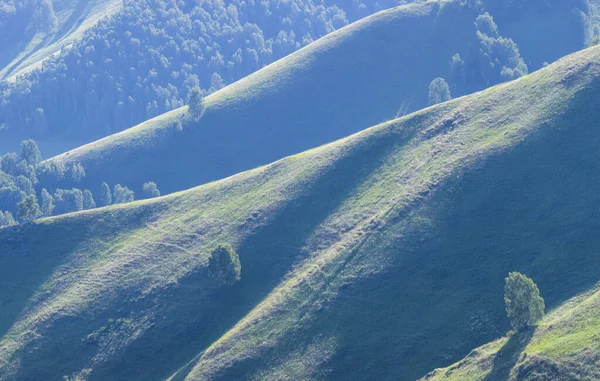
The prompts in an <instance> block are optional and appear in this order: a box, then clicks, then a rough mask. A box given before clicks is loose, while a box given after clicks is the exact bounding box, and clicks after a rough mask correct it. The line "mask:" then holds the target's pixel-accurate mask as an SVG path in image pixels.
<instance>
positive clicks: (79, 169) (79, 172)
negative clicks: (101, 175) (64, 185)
mask: <svg viewBox="0 0 600 381" xmlns="http://www.w3.org/2000/svg"><path fill="white" fill-rule="evenodd" d="M69 172H71V180H73V182H74V183H78V182H80V181H81V180H83V178H84V177H85V168H83V165H81V164H79V163H73V164H71V167H70V168H69Z"/></svg>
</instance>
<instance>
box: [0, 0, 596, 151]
mask: <svg viewBox="0 0 600 381" xmlns="http://www.w3.org/2000/svg"><path fill="white" fill-rule="evenodd" d="M11 1H12V0H11ZM30 1H46V2H47V1H48V0H30ZM402 2H403V1H401V0H385V1H383V0H380V1H377V2H373V1H365V2H364V3H365V4H363V3H361V2H360V1H345V0H328V1H326V2H322V1H316V0H268V1H260V2H257V1H252V2H249V1H243V0H227V1H218V0H207V1H201V2H194V1H180V2H165V1H164V0H135V1H134V0H128V1H126V2H125V6H124V7H123V8H122V9H121V11H119V12H117V13H116V14H115V15H114V17H112V18H110V19H109V20H106V21H105V22H103V23H100V25H99V26H98V27H97V28H94V29H93V30H90V31H89V32H88V33H86V34H85V36H84V37H83V38H82V39H81V40H80V41H78V42H77V43H76V44H74V45H73V48H72V49H70V50H66V51H65V52H61V54H59V55H56V57H54V58H53V59H51V60H48V61H46V64H45V65H44V66H43V67H42V69H41V70H39V71H36V72H35V73H31V74H30V75H28V76H27V77H26V78H22V79H21V80H19V81H17V83H0V128H1V129H2V130H6V131H7V132H4V133H3V135H16V137H18V138H24V137H27V138H30V137H35V138H38V139H43V138H46V137H47V136H61V137H63V138H72V137H74V136H76V137H83V138H86V139H90V140H92V139H97V138H100V137H104V136H107V135H109V134H111V133H115V132H118V131H121V130H123V129H125V128H128V127H131V126H133V125H135V124H138V123H140V122H142V121H144V120H147V119H150V118H152V117H155V116H157V115H160V114H162V113H164V112H167V111H170V110H172V109H176V108H178V107H180V106H181V105H183V103H184V102H185V100H186V99H187V96H188V94H189V91H190V89H191V88H193V87H194V86H196V85H199V86H201V87H202V88H203V89H204V90H205V91H206V92H212V91H215V90H218V89H220V88H222V87H223V86H224V85H225V84H230V83H233V82H235V81H236V80H239V79H241V78H243V77H244V76H246V75H248V74H250V73H252V72H255V71H256V70H258V69H260V68H262V67H263V66H265V65H268V64H270V63H272V62H273V61H274V60H277V59H280V58H282V57H284V56H286V55H287V54H290V53H292V52H293V51H296V50H298V49H299V48H300V47H303V46H306V45H307V44H309V43H311V42H312V41H315V40H317V39H318V38H320V37H322V36H324V35H326V34H328V33H330V32H332V31H334V30H336V29H339V28H341V27H342V26H344V25H346V24H348V22H351V21H354V20H357V18H358V17H360V16H361V15H364V16H366V15H368V14H371V13H373V12H375V10H376V9H382V8H388V7H390V6H393V5H398V4H400V3H402ZM321 3H323V4H325V5H326V6H323V5H321ZM455 3H456V4H458V3H460V4H463V5H464V6H465V7H470V8H479V9H480V11H479V13H481V14H484V13H485V12H486V11H490V12H491V15H492V17H494V18H496V19H497V20H500V22H498V23H497V24H498V26H499V31H500V36H496V37H502V38H501V39H497V40H493V39H486V40H485V41H484V43H483V44H481V43H477V41H476V40H477V38H476V35H475V34H474V33H473V34H471V35H470V38H469V39H463V40H458V41H452V40H448V41H445V42H446V43H451V44H456V45H455V47H456V49H455V51H454V52H453V53H452V54H453V55H454V54H456V53H461V54H460V56H457V57H456V58H459V60H458V61H457V63H460V62H462V61H466V62H467V63H478V64H480V66H481V67H476V68H473V67H469V68H468V70H462V69H460V67H459V66H460V65H457V76H458V77H459V78H457V79H456V80H454V81H452V80H451V79H450V78H448V77H446V80H448V82H451V86H452V93H453V94H456V95H464V94H466V93H471V92H473V91H476V90H481V89H483V88H485V87H488V86H490V85H494V84H497V83H499V82H501V81H505V80H507V79H513V78H516V77H517V76H519V75H520V74H522V72H521V70H519V71H517V73H514V72H512V71H506V73H504V74H507V75H502V76H501V75H500V72H501V71H502V69H503V67H504V66H505V64H506V61H515V62H512V63H511V64H506V66H507V68H508V69H511V70H512V69H514V67H513V66H514V65H515V64H517V61H519V60H520V59H521V57H520V56H519V54H518V52H517V53H516V54H515V52H514V51H515V49H516V47H517V46H519V45H521V44H523V49H522V50H523V53H524V54H522V56H523V57H522V58H523V59H524V60H525V61H524V62H525V63H527V65H529V69H530V70H537V69H538V68H540V67H541V66H542V65H543V63H544V62H553V61H554V60H555V59H556V58H558V57H561V56H564V55H566V54H569V53H571V52H574V51H577V50H580V49H581V48H583V47H585V46H586V44H587V43H588V42H589V40H590V38H588V37H589V35H590V34H591V33H592V31H594V30H595V29H594V27H593V23H592V22H590V18H589V10H588V8H589V6H588V0H581V1H575V0H570V1H563V0H527V1H523V2H513V1H509V0H485V1H462V0H460V1H459V0H456V1H455ZM444 4H446V3H444ZM167 9H168V11H167ZM472 11H473V10H472ZM444 12H447V10H446V11H444ZM479 13H478V14H479ZM458 17H460V16H458ZM474 22H475V18H472V19H471V20H469V21H468V25H463V27H467V26H469V27H471V28H473V23H474ZM149 26H152V27H149ZM425 27H427V25H421V26H419V29H417V30H415V31H416V32H417V35H416V36H413V35H410V34H409V35H406V36H409V38H410V39H416V40H418V39H419V36H418V34H420V33H421V32H420V28H425ZM488 32H491V30H490V31H488ZM492 34H493V33H492ZM396 37H397V38H404V37H405V36H396ZM490 37H492V36H490ZM511 39H512V40H511ZM393 41H394V40H390V43H394V42H393ZM478 45H482V46H478ZM398 46H400V44H398ZM466 46H470V49H469V50H470V52H469V54H468V55H467V56H465V55H464V54H463V53H464V50H465V47H466ZM431 49H432V50H436V49H437V47H431ZM499 56H500V57H499ZM503 56H504V57H503ZM513 56H514V57H513ZM431 57H432V59H435V60H438V61H440V62H443V63H444V64H450V62H451V60H452V59H453V56H450V57H446V56H444V57H442V56H440V57H436V56H435V55H433V54H432V56H431ZM424 58H429V57H424ZM461 59H462V61H461ZM470 66H472V65H470ZM523 66H524V65H523ZM410 69H415V68H412V67H410ZM416 69H417V70H418V69H419V68H418V67H417V68H416ZM425 69H427V68H425ZM521 69H523V67H522V68H521ZM396 70H397V71H400V72H402V71H403V70H404V66H403V65H402V61H401V60H399V61H398V63H397V66H396ZM526 71H527V70H525V72H526ZM461 72H462V74H461ZM496 72H497V73H496ZM413 73H415V71H414V70H413V71H412V72H411V74H413ZM464 75H468V77H469V78H468V79H469V82H470V83H469V84H468V86H465V84H464V83H463V82H464V79H465V78H463V77H464ZM434 78H435V77H434ZM432 79H433V78H428V79H427V82H426V83H422V84H421V88H427V86H428V84H429V82H430V81H431V80H432ZM400 87H404V86H402V85H401V86H400ZM419 91H423V90H419ZM398 103H399V105H398V106H397V109H396V110H399V109H402V110H403V112H407V111H415V110H417V109H420V108H422V107H424V106H425V105H427V99H426V98H425V102H422V99H420V97H418V96H417V97H416V98H412V97H408V98H407V99H400V100H398ZM380 117H386V115H381V116H380ZM363 127H366V126H363Z"/></svg>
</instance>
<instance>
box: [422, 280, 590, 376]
mask: <svg viewBox="0 0 600 381" xmlns="http://www.w3.org/2000/svg"><path fill="white" fill-rule="evenodd" d="M599 298H600V293H599V292H598V290H597V288H595V289H594V291H593V292H588V293H586V294H583V295H580V296H577V297H574V298H572V299H570V300H568V301H567V302H566V303H564V304H563V305H561V306H560V307H558V308H556V309H555V310H553V311H552V312H551V313H550V314H548V315H547V316H546V317H545V319H544V320H543V321H542V322H541V323H540V324H539V325H538V327H537V328H536V329H535V331H534V332H533V331H532V332H521V333H517V334H512V335H509V336H507V337H504V338H501V339H498V340H496V341H494V342H492V343H490V344H487V345H484V346H482V347H480V348H477V349H475V350H473V351H472V352H471V353H470V354H469V355H468V356H467V357H466V358H465V359H464V360H462V361H460V362H458V363H456V364H454V365H452V366H450V367H448V368H445V369H436V370H435V371H434V372H431V373H430V374H428V375H427V376H426V377H424V378H423V380H428V381H436V380H448V381H449V380H460V381H469V380H473V381H479V380H488V381H493V380H556V381H568V380H597V379H598V378H600V368H599V367H598V356H599V353H600V347H599V345H598V343H599V342H598V332H599V328H600V327H599V322H600V300H599Z"/></svg>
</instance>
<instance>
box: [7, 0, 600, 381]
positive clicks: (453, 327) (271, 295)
mask: <svg viewBox="0 0 600 381" xmlns="http://www.w3.org/2000/svg"><path fill="white" fill-rule="evenodd" d="M422 6H423V7H424V6H425V5H414V7H422ZM417 9H419V8H417ZM420 9H427V8H420ZM391 15H397V13H389V14H383V15H380V16H379V17H392V16H391ZM599 57H600V49H598V48H594V49H590V50H586V51H584V52H581V53H577V54H575V55H572V56H569V57H566V58H564V59H562V60H561V61H559V62H558V63H556V64H554V65H552V66H550V67H548V68H546V69H544V70H541V71H539V72H536V73H534V74H532V75H529V76H526V77H524V78H521V79H519V80H517V81H514V82H511V83H508V84H503V85H500V86H497V87H494V88H491V89H488V90H486V91H483V92H481V93H477V94H474V95H471V96H468V97H464V98H461V99H456V100H453V101H451V102H447V103H443V104H441V105H437V106H435V107H432V108H428V109H426V110H423V111H420V112H417V113H415V114H412V115H409V116H407V117H404V118H401V119H397V120H394V121H392V122H389V123H385V124H382V125H379V126H376V127H374V128H372V129H369V130H366V131H364V132H361V133H359V134H357V135H354V136H351V137H349V138H346V139H343V140H340V141H338V142H335V143H332V144H329V145H326V146H323V147H320V148H317V149H313V150H311V151H308V152H304V153H302V154H299V155H296V156H292V157H289V158H286V159H283V160H280V161H278V162H275V163H273V164H271V165H268V166H266V167H262V168H258V169H255V170H252V171H249V172H244V173H241V174H239V175H236V176H234V177H231V178H229V179H225V180H221V181H218V182H214V183H210V184H206V185H204V186H201V187H199V188H195V189H192V190H189V191H185V192H181V193H176V194H173V195H170V196H167V197H162V198H158V199H153V200H149V201H143V202H137V203H130V204H126V205H118V206H112V207H109V208H103V209H97V210H93V211H88V212H83V213H76V214H70V215H66V216H63V217H58V218H52V219H46V220H41V221H38V222H37V223H34V224H27V225H21V226H18V227H11V228H7V229H3V230H0V245H1V246H0V278H1V279H2V282H3V283H2V287H1V288H0V300H1V301H2V305H3V313H2V315H0V332H2V335H3V336H2V340H1V341H0V374H3V375H4V377H5V378H6V379H60V378H61V377H62V376H65V375H67V376H70V375H78V376H80V378H82V379H89V380H105V379H114V380H136V379H139V380H148V379H157V380H159V379H160V380H163V379H166V378H168V377H170V376H173V377H172V379H173V380H205V379H217V380H219V379H222V380H229V379H284V378H285V377H287V378H292V379H314V380H318V379H324V378H330V379H331V378H336V379H344V380H354V379H356V380H359V379H396V380H398V379H399V380H413V379H415V378H418V377H421V376H423V375H425V374H426V373H427V372H428V371H430V370H432V369H433V368H435V367H440V366H446V365H448V364H451V363H453V362H455V361H457V360H458V359H460V358H461V357H462V356H464V355H466V354H467V353H468V352H469V351H470V350H471V348H474V347H476V346H478V345H481V344H484V343H485V342H487V341H490V340H492V339H494V338H496V337H499V336H501V335H502V334H503V332H505V331H506V330H507V328H508V327H507V325H508V324H507V323H508V322H507V321H506V318H505V313H504V308H503V302H502V287H503V278H504V276H506V273H507V272H508V271H514V270H516V271H522V272H525V273H527V274H529V275H531V276H532V277H533V278H534V279H535V280H536V281H537V282H538V284H539V285H540V289H541V290H542V293H543V295H544V296H545V297H546V301H547V304H548V306H550V307H553V306H557V305H558V304H560V303H561V302H563V301H565V300H567V299H568V298H570V297H572V296H574V295H576V294H578V293H580V292H582V291H584V290H587V289H588V288H590V287H592V286H593V285H594V284H595V283H596V282H597V281H598V280H599V276H598V273H597V271H596V268H597V267H598V256H597V255H593V253H594V252H596V251H597V250H598V246H599V245H600V241H598V238H597V237H598V235H597V234H596V232H597V231H598V228H599V227H598V226H597V225H598V223H597V221H599V219H598V218H596V217H597V211H598V210H600V208H599V207H598V206H600V205H599V204H600V198H599V197H598V193H597V192H596V191H595V190H596V189H597V188H598V183H599V182H600V177H599V176H598V170H597V169H598V168H597V167H598V160H597V150H596V149H595V147H596V146H597V143H598V139H599V138H600V137H599V136H598V133H597V129H596V128H594V126H595V125H596V121H597V119H598V118H597V114H598V112H597V110H598V109H599V108H598V106H599V105H598V102H599V101H600V97H599V94H600V93H599V91H600V86H599V83H598V80H597V78H598V75H599V74H600V65H599V64H598V62H600V61H599V60H598V59H599ZM208 116H209V115H207V117H208ZM192 168H193V167H192ZM49 242H52V244H51V245H50V244H49ZM219 242H227V243H230V244H232V245H233V246H234V247H235V248H236V250H238V252H239V253H240V258H241V262H242V280H241V282H240V283H238V284H237V285H234V286H232V287H230V288H220V287H216V286H215V285H214V284H212V283H211V281H210V279H209V278H208V277H207V272H206V264H207V258H208V255H209V252H210V249H211V248H212V247H214V246H215V245H216V244H217V243H219ZM367 327H368V328H367Z"/></svg>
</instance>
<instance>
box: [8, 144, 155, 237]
mask: <svg viewBox="0 0 600 381" xmlns="http://www.w3.org/2000/svg"><path fill="white" fill-rule="evenodd" d="M84 178H85V168H84V167H83V166H82V165H81V164H79V163H74V164H72V165H69V166H68V167H66V168H65V166H64V165H62V164H60V163H57V162H42V155H41V153H40V150H39V148H38V146H37V144H36V143H35V141H33V140H25V141H23V142H22V143H21V151H20V153H19V154H18V155H17V154H16V153H8V154H5V155H3V156H0V227H1V226H10V225H15V224H17V223H18V222H27V221H32V220H34V219H36V218H38V217H42V216H43V217H48V216H53V215H59V214H64V213H70V212H76V211H80V210H86V209H93V208H96V207H97V206H107V205H111V204H119V203H126V202H131V201H133V200H134V198H135V195H134V192H133V191H132V190H130V189H129V188H127V187H126V186H122V185H121V184H116V185H115V186H114V188H113V190H112V191H111V189H110V187H109V186H108V184H107V183H102V185H101V186H100V189H98V193H97V196H98V198H97V199H98V202H96V200H95V199H94V194H93V192H92V191H91V190H89V189H83V190H81V189H79V188H77V187H72V188H71V189H62V188H59V187H58V185H59V184H61V182H63V183H68V184H75V185H76V184H77V183H79V182H81V180H83V179H84ZM143 190H144V196H145V197H146V198H151V197H158V196H160V191H159V189H158V187H157V185H156V184H155V183H154V182H147V183H146V184H144V186H143Z"/></svg>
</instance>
